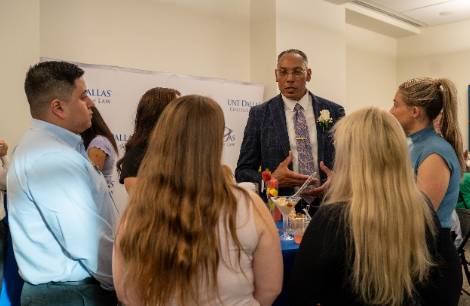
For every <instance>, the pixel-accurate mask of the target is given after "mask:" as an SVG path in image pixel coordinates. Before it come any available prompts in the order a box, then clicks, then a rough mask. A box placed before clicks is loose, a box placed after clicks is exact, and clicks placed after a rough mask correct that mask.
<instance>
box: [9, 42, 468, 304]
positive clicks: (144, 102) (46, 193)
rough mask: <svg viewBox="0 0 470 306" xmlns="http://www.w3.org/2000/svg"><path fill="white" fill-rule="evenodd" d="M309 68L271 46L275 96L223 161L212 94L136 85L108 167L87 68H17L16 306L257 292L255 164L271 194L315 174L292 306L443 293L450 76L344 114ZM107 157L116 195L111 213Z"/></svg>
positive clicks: (447, 265)
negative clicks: (20, 88)
mask: <svg viewBox="0 0 470 306" xmlns="http://www.w3.org/2000/svg"><path fill="white" fill-rule="evenodd" d="M311 74H312V71H311V69H310V68H309V66H308V58H307V55H306V54H305V53H304V52H302V51H301V50H297V49H289V50H286V51H283V52H281V53H280V54H279V56H278V59H277V67H276V69H275V75H276V82H277V83H278V87H279V90H280V94H279V95H277V96H275V97H273V98H272V99H270V100H268V101H266V102H265V103H263V104H260V105H258V106H254V107H252V108H251V109H250V113H249V117H248V122H247V125H246V128H245V133H244V137H243V142H242V145H241V149H240V156H239V160H238V163H237V167H236V169H235V170H234V172H233V173H232V170H231V169H230V168H229V167H227V166H226V165H223V164H222V151H223V135H224V128H225V119H224V114H223V111H222V109H221V107H220V106H219V104H218V103H217V102H216V101H214V100H212V99H211V98H208V97H203V96H198V95H181V93H180V92H179V91H178V90H176V89H170V88H161V87H155V88H151V89H149V90H148V91H146V92H145V93H144V94H143V95H142V97H141V99H140V101H139V103H138V106H137V110H136V117H135V125H134V132H133V134H132V135H131V137H130V138H129V140H128V141H127V143H126V145H125V153H124V156H123V157H122V158H121V159H119V160H118V161H117V163H116V160H117V156H118V148H117V145H116V141H115V139H114V137H113V134H112V132H111V130H110V129H109V127H108V126H107V124H106V123H105V121H104V120H103V118H102V117H101V115H100V113H99V111H98V109H97V108H96V107H95V106H94V103H93V101H92V100H91V99H90V97H88V96H87V90H86V89H87V88H86V83H85V79H84V71H83V70H82V69H81V68H79V67H78V66H76V65H74V64H71V63H67V62H57V61H47V62H42V63H38V64H36V65H34V66H32V67H31V68H30V69H29V71H28V73H27V75H26V80H25V93H26V97H27V100H28V103H29V108H30V112H31V116H32V118H33V119H32V123H31V127H30V129H29V130H28V131H27V132H26V133H25V135H24V136H23V138H22V140H21V141H20V143H19V144H18V145H17V146H16V148H15V150H14V154H12V158H11V163H10V164H9V163H8V160H7V157H6V156H7V151H8V145H7V144H6V143H5V142H4V141H3V140H0V161H1V164H0V165H1V166H2V167H0V195H3V194H2V193H3V192H4V191H6V187H8V192H7V206H8V223H9V229H6V228H5V227H4V224H3V222H1V226H0V247H3V241H4V240H3V236H4V235H5V232H6V231H7V230H9V231H10V233H11V237H12V243H13V249H14V254H15V259H16V261H17V263H18V269H19V273H20V275H21V278H22V279H23V280H24V286H23V289H22V292H21V305H31V306H36V305H38V306H39V305H97V306H101V305H118V304H119V305H181V306H187V305H272V304H273V302H274V301H275V299H276V297H277V296H278V295H279V293H280V292H281V289H282V287H283V278H284V273H283V260H282V253H281V244H280V240H279V234H278V230H277V228H276V226H275V223H274V221H273V218H272V215H271V213H270V211H269V210H268V208H267V206H266V204H265V202H264V201H263V195H262V194H261V185H262V183H261V182H262V177H261V173H260V171H259V169H266V168H269V169H272V170H273V171H272V177H273V178H275V179H276V180H277V181H278V184H279V194H280V195H292V194H293V193H295V192H296V191H297V190H298V188H299V186H300V185H302V184H303V183H304V182H305V180H306V179H307V178H309V177H311V176H313V177H314V178H313V180H312V182H311V186H310V188H306V189H305V190H304V191H303V192H302V193H301V195H300V196H301V198H302V200H301V201H300V202H299V203H298V204H297V207H296V210H298V211H299V212H300V211H305V212H306V213H308V214H309V215H311V216H312V220H311V221H310V224H309V226H308V228H307V230H306V232H305V234H304V236H303V239H302V242H301V244H300V247H299V251H298V253H297V254H296V258H295V263H294V266H293V268H292V271H289V274H288V276H287V278H288V279H287V280H286V279H284V281H285V282H286V283H288V284H289V286H288V288H285V290H286V291H287V293H288V303H289V305H322V306H324V305H391V306H398V305H422V306H424V305H449V306H454V305H457V304H458V301H459V296H460V290H461V287H462V273H461V270H460V262H459V259H458V257H457V253H456V249H455V246H454V241H453V239H452V235H451V228H452V227H453V226H454V222H455V219H453V218H452V214H453V213H454V210H455V207H456V205H457V203H458V201H459V184H460V182H461V178H462V176H463V173H464V170H465V166H466V165H465V159H464V154H463V144H462V137H461V134H460V130H459V128H458V123H457V96H456V89H455V87H454V85H453V84H452V82H451V81H449V80H447V79H434V78H414V79H411V80H408V81H406V82H404V83H403V84H401V85H400V86H399V87H398V89H397V92H396V95H395V97H394V98H393V97H391V98H393V106H392V108H391V109H390V111H389V112H387V111H384V110H380V109H378V108H375V107H368V108H365V109H361V110H358V111H356V112H353V113H351V114H349V115H347V116H346V115H345V110H344V108H343V107H342V106H340V105H339V104H337V103H335V102H333V101H329V100H326V99H324V98H321V97H319V96H317V95H314V94H313V93H312V92H310V91H309V90H308V89H307V82H309V81H310V79H311ZM433 123H437V126H438V127H437V128H436V127H435V126H434V125H433ZM115 166H116V167H117V169H118V172H119V174H120V178H119V182H120V183H121V184H124V185H125V188H126V190H127V192H128V194H129V200H128V203H127V205H126V208H125V210H124V212H122V214H120V213H119V212H118V210H117V209H116V205H115V203H114V201H113V198H112V196H111V195H110V190H111V189H112V180H111V176H112V172H113V169H114V167H115ZM240 183H243V184H240ZM247 184H248V185H249V186H248V187H246V186H247ZM242 185H243V187H242ZM252 190H255V191H256V190H257V191H258V192H253V191H252ZM299 193H300V191H299ZM460 198H462V197H460ZM0 200H3V196H1V197H0ZM0 204H3V202H2V201H0ZM0 206H1V207H0V219H1V218H3V217H4V215H5V213H4V212H3V210H2V208H3V205H0ZM453 220H454V221H453ZM0 253H1V252H0ZM3 253H4V252H3ZM1 258H2V256H0V259H1Z"/></svg>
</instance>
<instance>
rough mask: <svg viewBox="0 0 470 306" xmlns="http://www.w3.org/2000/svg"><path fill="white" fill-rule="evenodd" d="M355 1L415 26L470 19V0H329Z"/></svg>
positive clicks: (333, 1)
mask: <svg viewBox="0 0 470 306" xmlns="http://www.w3.org/2000/svg"><path fill="white" fill-rule="evenodd" d="M327 1H328V2H332V3H336V4H346V3H353V4H355V5H358V6H362V7H366V8H369V9H372V10H375V11H377V12H380V13H384V14H386V15H388V16H391V17H394V18H396V19H398V20H401V21H405V22H407V23H410V24H412V25H414V26H418V27H426V26H434V25H440V24H446V23H453V22H458V21H462V20H466V19H470V0H447V1H446V0H350V1H345V0H327Z"/></svg>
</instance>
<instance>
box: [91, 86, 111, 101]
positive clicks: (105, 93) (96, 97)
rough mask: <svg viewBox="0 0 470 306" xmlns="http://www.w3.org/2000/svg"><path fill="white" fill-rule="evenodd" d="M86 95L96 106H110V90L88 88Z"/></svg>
mask: <svg viewBox="0 0 470 306" xmlns="http://www.w3.org/2000/svg"><path fill="white" fill-rule="evenodd" d="M86 93H87V95H88V96H89V97H90V98H91V99H92V100H93V102H94V103H96V104H111V97H112V96H113V91H112V90H111V89H103V88H88V89H87V90H86Z"/></svg>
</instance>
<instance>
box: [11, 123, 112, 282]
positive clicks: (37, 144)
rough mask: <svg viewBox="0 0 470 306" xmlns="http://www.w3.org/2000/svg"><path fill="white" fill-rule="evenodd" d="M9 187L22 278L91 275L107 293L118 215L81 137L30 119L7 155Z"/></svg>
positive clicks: (75, 278) (61, 279) (69, 278)
mask: <svg viewBox="0 0 470 306" xmlns="http://www.w3.org/2000/svg"><path fill="white" fill-rule="evenodd" d="M7 187H8V221H9V225H10V230H11V235H12V240H13V249H14V252H15V258H16V261H17V262H18V267H19V272H20V274H21V276H22V278H23V279H24V280H25V281H27V282H29V283H31V284H42V283H48V282H52V281H54V282H66V281H78V280H82V279H85V278H87V277H90V276H93V277H95V278H96V279H97V280H98V281H99V282H100V283H101V284H102V286H103V287H104V288H112V286H113V283H112V281H113V280H112V269H111V258H112V248H113V241H114V227H115V223H116V220H117V216H118V212H117V209H116V206H115V205H114V201H113V200H112V198H111V196H110V195H109V192H108V187H107V184H106V181H105V180H104V177H103V176H102V175H101V174H100V173H99V172H98V171H97V170H96V169H95V168H94V167H93V166H92V165H91V163H90V162H89V161H88V158H87V156H86V152H85V149H84V146H83V142H82V139H81V137H80V136H79V135H77V134H74V133H72V132H70V131H68V130H66V129H63V128H61V127H59V126H56V125H53V124H50V123H47V122H44V121H40V120H34V119H33V122H32V127H31V128H30V129H29V130H28V131H27V132H26V134H25V135H24V136H23V139H22V140H21V142H20V144H19V145H18V146H17V148H16V149H15V152H14V154H13V160H12V162H11V167H10V169H9V171H8V175H7Z"/></svg>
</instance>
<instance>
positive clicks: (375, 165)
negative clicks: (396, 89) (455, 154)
mask: <svg viewBox="0 0 470 306" xmlns="http://www.w3.org/2000/svg"><path fill="white" fill-rule="evenodd" d="M372 131H373V133H372ZM334 138H335V148H336V160H335V166H334V169H335V172H334V174H333V175H332V177H331V183H330V188H329V190H328V192H327V195H326V203H325V204H323V205H322V206H321V207H320V208H319V210H318V211H317V213H316V214H315V216H314V217H313V219H312V221H311V223H310V225H309V227H308V229H307V231H306V233H305V235H304V237H303V240H302V243H301V245H300V250H299V253H298V254H297V257H296V261H295V264H294V268H293V275H292V278H293V279H292V281H291V282H290V284H291V290H290V302H291V303H290V305H302V306H304V305H317V304H321V305H322V306H327V305H392V306H397V305H421V306H424V305H446V306H447V305H449V306H450V305H457V304H458V299H459V291H460V288H459V286H457V285H456V282H453V281H452V279H456V278H458V275H459V273H460V270H459V269H460V267H459V265H458V261H455V258H451V257H452V256H453V255H452V254H451V253H446V252H443V251H442V250H445V249H447V248H448V245H447V244H448V243H449V239H446V237H444V236H443V235H444V234H445V233H443V232H441V231H440V228H439V221H438V220H437V218H435V216H434V215H433V212H432V210H431V208H430V206H429V205H428V204H427V201H426V199H425V197H424V195H423V194H422V193H421V192H420V191H419V190H418V188H417V186H416V183H415V179H414V175H413V169H412V167H411V162H410V160H409V155H408V148H407V143H406V138H405V134H404V132H403V130H402V128H401V127H400V125H399V123H398V121H397V120H396V119H395V118H393V116H392V115H390V114H388V113H387V112H384V111H381V110H379V109H376V108H367V109H363V110H360V111H357V112H355V113H353V114H351V115H349V116H347V117H345V118H344V119H342V120H340V121H339V122H338V123H337V124H336V126H335V127H334Z"/></svg>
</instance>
